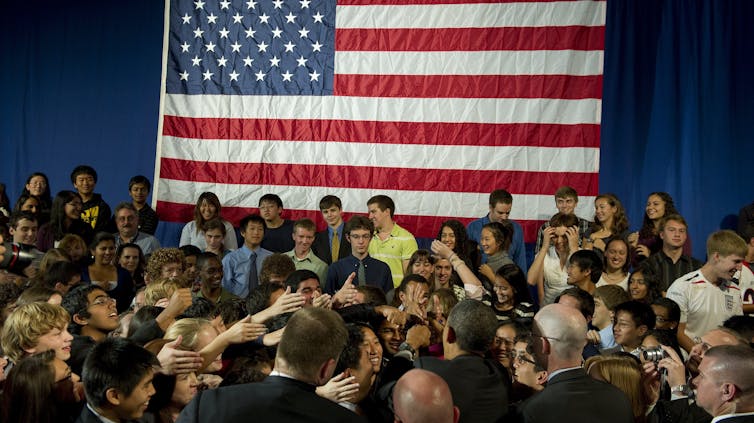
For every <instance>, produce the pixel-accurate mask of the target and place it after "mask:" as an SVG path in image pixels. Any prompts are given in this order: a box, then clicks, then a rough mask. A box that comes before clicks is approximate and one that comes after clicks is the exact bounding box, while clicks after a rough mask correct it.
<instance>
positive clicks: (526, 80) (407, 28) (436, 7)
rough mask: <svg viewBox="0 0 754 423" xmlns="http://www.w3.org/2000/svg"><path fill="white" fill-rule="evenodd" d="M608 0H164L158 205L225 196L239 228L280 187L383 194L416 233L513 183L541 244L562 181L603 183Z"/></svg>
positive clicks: (357, 200) (354, 204)
mask: <svg viewBox="0 0 754 423" xmlns="http://www.w3.org/2000/svg"><path fill="white" fill-rule="evenodd" d="M605 8H606V5H605V2H603V1H529V2H516V1H484V0H477V1H460V0H344V1H338V2H335V1H316V0H300V1H298V0H297V1H291V0H285V1H283V0H276V1H261V0H260V1H237V0H234V1H214V0H206V1H202V0H198V1H184V0H168V1H167V2H166V33H165V40H164V57H163V92H162V99H161V105H160V133H159V137H158V146H157V160H156V166H155V168H156V175H155V180H156V181H157V183H156V184H155V192H154V194H153V196H154V198H155V201H156V205H155V206H156V209H157V211H158V213H159V214H160V216H161V218H162V219H164V220H167V221H176V222H186V221H189V220H191V219H192V216H193V208H194V204H195V203H196V199H197V198H198V196H199V194H201V193H202V192H204V191H212V192H214V193H216V194H217V195H218V197H219V198H220V201H221V202H222V204H223V210H222V214H223V216H224V217H225V218H226V219H228V220H230V221H232V222H234V223H236V224H237V222H238V220H239V219H240V218H241V217H243V216H244V215H246V214H248V213H252V212H256V211H257V209H256V207H257V205H258V201H259V198H260V197H261V196H262V195H264V194H266V193H276V194H278V195H279V196H280V197H281V198H282V199H283V203H284V206H285V209H286V215H285V216H286V217H288V218H292V219H297V218H301V217H305V216H308V217H311V218H314V219H316V220H317V222H318V223H319V224H320V226H322V225H323V222H324V221H323V220H322V218H321V216H320V213H319V209H318V204H319V200H320V198H322V197H323V196H325V195H327V194H333V195H337V196H338V197H340V198H341V200H342V201H343V209H344V211H345V212H346V213H347V214H350V213H366V208H367V207H366V201H367V199H368V198H369V197H371V196H372V195H375V194H386V195H389V196H390V197H392V198H393V200H394V201H395V203H396V210H395V213H396V220H397V221H398V222H399V223H400V224H401V225H402V226H403V227H405V228H407V229H408V230H410V231H411V232H413V233H414V234H415V235H416V236H419V237H434V236H435V235H436V234H437V232H438V229H439V227H440V223H441V222H442V221H444V220H446V219H451V218H457V219H459V220H461V221H462V222H464V223H467V222H469V221H470V220H472V219H475V218H478V217H480V216H483V215H485V214H486V213H487V211H488V208H487V200H488V196H489V193H490V191H492V190H494V189H497V188H504V189H506V190H508V191H509V192H511V193H512V194H513V211H512V213H511V218H513V219H515V220H517V221H519V222H520V223H521V224H522V225H523V226H524V228H525V234H526V240H527V242H532V241H533V238H534V235H535V233H536V229H537V227H538V226H539V224H540V223H541V222H542V220H545V219H549V217H550V216H551V215H552V214H553V213H555V212H556V209H555V202H554V199H553V194H554V192H555V191H556V190H557V189H558V187H560V186H562V185H570V186H572V187H574V188H575V189H576V190H577V191H578V193H579V195H580V201H579V208H577V214H579V215H581V216H582V217H587V218H589V217H591V216H592V211H591V210H592V207H593V206H592V203H593V199H594V196H595V195H596V194H597V192H598V172H599V133H600V128H599V125H600V112H601V107H602V100H601V97H602V69H603V50H604V32H605Z"/></svg>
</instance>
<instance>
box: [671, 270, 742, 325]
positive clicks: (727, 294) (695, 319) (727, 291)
mask: <svg viewBox="0 0 754 423" xmlns="http://www.w3.org/2000/svg"><path fill="white" fill-rule="evenodd" d="M666 297H667V298H669V299H671V300H673V301H675V302H676V303H677V304H678V307H680V309H681V323H686V336H688V337H689V338H691V339H694V338H695V337H697V336H702V335H704V334H705V333H707V332H709V331H710V330H712V329H715V328H716V327H718V326H720V325H722V324H723V322H724V321H726V320H728V318H730V317H732V316H740V315H742V314H743V305H742V302H741V290H740V289H739V288H738V285H736V284H734V283H733V282H731V281H723V282H721V283H720V285H715V284H713V283H712V282H710V281H708V280H707V279H706V278H705V277H704V274H702V272H701V271H700V270H696V271H693V272H691V273H689V274H687V275H684V276H681V277H680V278H678V279H676V281H675V282H673V284H672V285H670V288H668V293H667V295H666Z"/></svg>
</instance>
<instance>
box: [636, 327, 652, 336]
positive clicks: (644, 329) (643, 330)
mask: <svg viewBox="0 0 754 423" xmlns="http://www.w3.org/2000/svg"><path fill="white" fill-rule="evenodd" d="M636 330H637V331H638V332H639V336H642V337H643V336H644V335H646V334H647V331H648V330H649V329H648V328H647V325H641V326H639V327H638V328H636Z"/></svg>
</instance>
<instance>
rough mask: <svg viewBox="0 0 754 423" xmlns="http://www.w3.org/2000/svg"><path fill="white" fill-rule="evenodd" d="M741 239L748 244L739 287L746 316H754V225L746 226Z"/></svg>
mask: <svg viewBox="0 0 754 423" xmlns="http://www.w3.org/2000/svg"><path fill="white" fill-rule="evenodd" d="M740 235H741V237H742V238H743V239H744V242H746V257H744V264H743V266H741V274H740V276H739V277H738V287H739V288H741V299H742V300H743V310H744V313H745V314H748V315H752V314H754V224H748V225H745V226H744V227H743V228H741V231H740Z"/></svg>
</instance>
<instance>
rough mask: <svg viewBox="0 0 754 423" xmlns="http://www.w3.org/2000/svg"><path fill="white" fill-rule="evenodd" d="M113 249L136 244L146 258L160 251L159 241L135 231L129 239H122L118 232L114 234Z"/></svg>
mask: <svg viewBox="0 0 754 423" xmlns="http://www.w3.org/2000/svg"><path fill="white" fill-rule="evenodd" d="M113 235H115V247H116V248H117V247H120V245H121V244H128V243H132V244H136V245H138V246H139V248H141V252H142V253H143V254H144V255H145V256H148V255H150V254H152V253H154V252H155V251H157V250H159V249H160V241H158V240H157V238H155V237H154V236H152V235H149V234H145V233H143V232H141V231H136V235H135V236H134V237H133V238H131V239H123V238H121V236H120V233H119V232H116V233H115V234H113Z"/></svg>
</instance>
